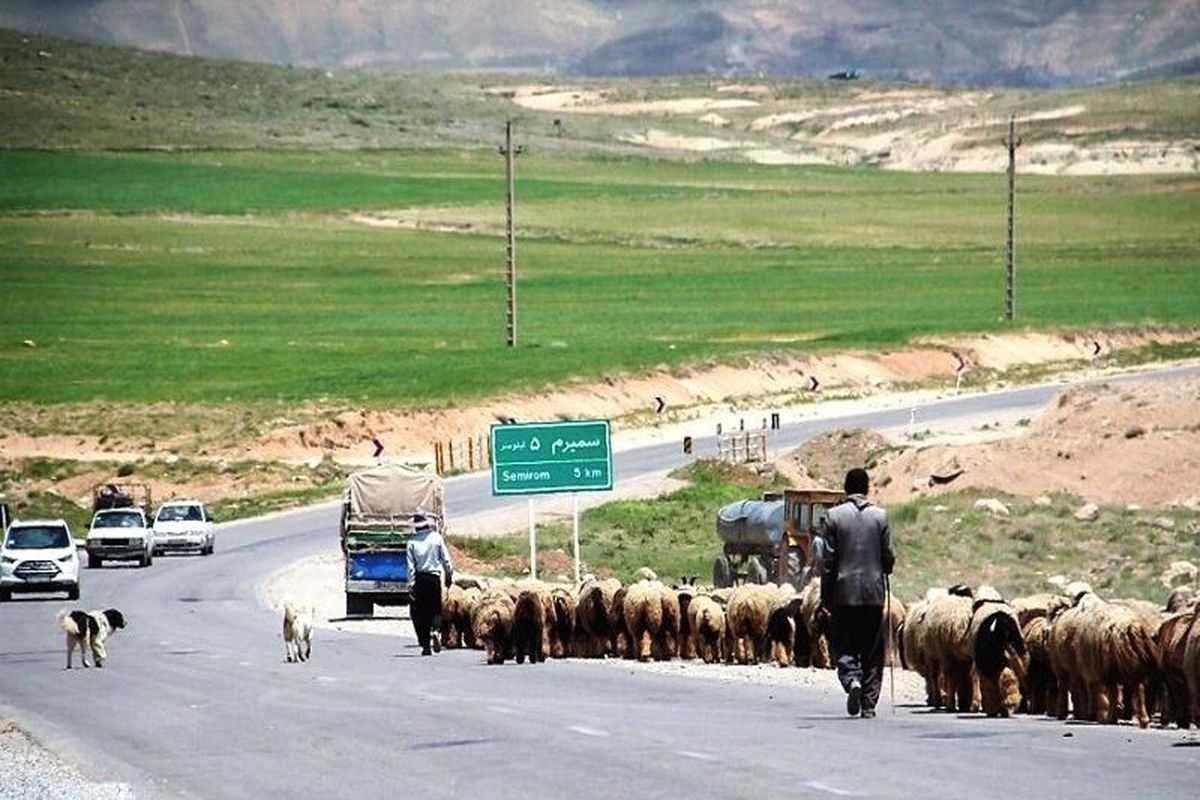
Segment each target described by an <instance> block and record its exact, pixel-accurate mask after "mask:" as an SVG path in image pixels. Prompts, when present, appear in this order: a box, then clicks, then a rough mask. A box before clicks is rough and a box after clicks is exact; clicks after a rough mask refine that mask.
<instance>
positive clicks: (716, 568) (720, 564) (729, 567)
mask: <svg viewBox="0 0 1200 800" xmlns="http://www.w3.org/2000/svg"><path fill="white" fill-rule="evenodd" d="M733 578H734V574H733V564H731V563H730V562H729V556H727V555H725V554H724V553H722V554H721V555H719V556H717V558H716V560H715V561H713V586H715V587H717V588H718V589H728V588H729V587H730V586H733Z"/></svg>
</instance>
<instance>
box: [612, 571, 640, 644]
mask: <svg viewBox="0 0 1200 800" xmlns="http://www.w3.org/2000/svg"><path fill="white" fill-rule="evenodd" d="M628 594H629V587H628V586H622V587H620V588H619V589H617V591H616V592H615V593H613V598H612V608H610V609H609V611H608V628H609V645H608V646H609V649H610V650H611V651H612V654H613V657H614V658H634V657H635V656H636V654H635V653H634V650H633V638H632V637H631V636H630V633H629V623H627V622H626V621H625V597H626V596H627V595H628Z"/></svg>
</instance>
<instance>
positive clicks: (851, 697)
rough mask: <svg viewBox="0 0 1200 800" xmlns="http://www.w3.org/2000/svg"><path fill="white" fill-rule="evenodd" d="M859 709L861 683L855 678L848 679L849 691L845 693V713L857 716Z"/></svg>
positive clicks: (860, 705) (860, 706)
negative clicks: (852, 679)
mask: <svg viewBox="0 0 1200 800" xmlns="http://www.w3.org/2000/svg"><path fill="white" fill-rule="evenodd" d="M861 709H862V683H860V682H859V681H857V680H854V681H850V691H849V692H847V693H846V713H847V714H849V715H850V716H852V717H857V716H858V712H859V711H860V710H861Z"/></svg>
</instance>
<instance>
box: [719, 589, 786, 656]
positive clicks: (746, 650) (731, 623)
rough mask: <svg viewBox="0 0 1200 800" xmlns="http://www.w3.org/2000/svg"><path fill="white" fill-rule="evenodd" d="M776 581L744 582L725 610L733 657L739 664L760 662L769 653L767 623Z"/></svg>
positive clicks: (734, 591) (735, 590)
mask: <svg viewBox="0 0 1200 800" xmlns="http://www.w3.org/2000/svg"><path fill="white" fill-rule="evenodd" d="M775 596H776V587H775V586H774V585H773V584H761V585H759V584H751V583H748V584H744V585H742V586H738V587H737V588H736V589H734V590H733V594H731V595H730V597H729V607H728V608H727V609H726V611H725V619H726V623H725V624H726V625H727V626H728V627H729V628H730V629H731V631H732V635H733V649H734V658H736V659H737V662H738V663H739V664H757V663H758V662H759V661H761V660H765V659H766V656H767V652H766V646H767V623H768V621H769V619H770V615H771V606H772V603H773V602H774V600H775Z"/></svg>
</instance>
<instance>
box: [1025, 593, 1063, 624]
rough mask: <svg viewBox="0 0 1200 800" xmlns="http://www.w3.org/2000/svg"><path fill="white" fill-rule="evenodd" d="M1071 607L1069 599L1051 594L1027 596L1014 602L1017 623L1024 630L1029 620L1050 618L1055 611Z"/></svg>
mask: <svg viewBox="0 0 1200 800" xmlns="http://www.w3.org/2000/svg"><path fill="white" fill-rule="evenodd" d="M1070 605H1071V601H1070V599H1069V598H1067V597H1065V596H1063V595H1061V594H1051V593H1049V592H1043V593H1041V594H1031V595H1026V596H1025V597H1018V598H1017V599H1016V600H1013V601H1012V607H1013V611H1015V612H1016V614H1017V622H1019V623H1020V624H1021V627H1022V629H1023V628H1024V627H1025V625H1026V624H1027V623H1028V622H1029V620H1031V619H1033V618H1035V617H1043V618H1045V617H1048V616H1050V614H1051V613H1052V612H1053V611H1056V610H1062V609H1065V608H1068V607H1069V606H1070Z"/></svg>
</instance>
